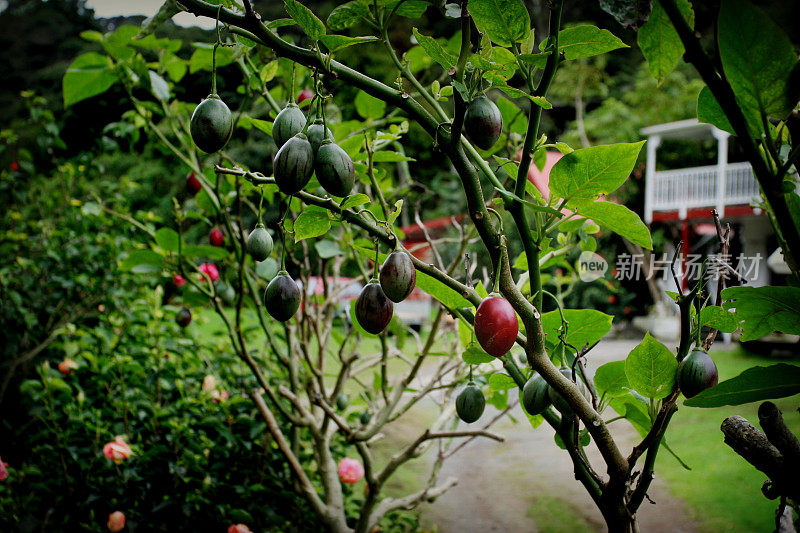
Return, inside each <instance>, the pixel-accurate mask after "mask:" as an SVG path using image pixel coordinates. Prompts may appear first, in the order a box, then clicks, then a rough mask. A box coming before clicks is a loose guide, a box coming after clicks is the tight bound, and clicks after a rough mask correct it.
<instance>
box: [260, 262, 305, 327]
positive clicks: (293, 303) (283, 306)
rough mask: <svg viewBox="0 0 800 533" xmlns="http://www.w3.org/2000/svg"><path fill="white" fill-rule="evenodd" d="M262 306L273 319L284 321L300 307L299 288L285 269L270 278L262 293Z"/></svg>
mask: <svg viewBox="0 0 800 533" xmlns="http://www.w3.org/2000/svg"><path fill="white" fill-rule="evenodd" d="M264 306H265V307H266V308H267V312H268V313H269V314H270V316H271V317H272V318H274V319H275V320H279V321H280V322H286V321H287V320H289V319H290V318H292V317H293V316H294V314H295V313H296V312H297V310H298V309H299V308H300V289H299V288H298V287H297V283H295V282H294V280H293V279H292V277H291V276H290V275H289V273H288V272H286V271H285V270H281V271H280V272H278V274H277V275H276V276H275V277H274V278H272V281H270V282H269V285H267V290H266V292H265V293H264Z"/></svg>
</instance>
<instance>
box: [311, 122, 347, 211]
mask: <svg viewBox="0 0 800 533" xmlns="http://www.w3.org/2000/svg"><path fill="white" fill-rule="evenodd" d="M310 133H311V128H309V134H310ZM314 171H315V172H316V173H317V179H318V180H319V183H320V185H322V186H323V187H324V188H325V190H326V191H328V193H329V194H331V195H333V196H347V195H348V194H350V191H351V190H352V189H353V184H354V183H355V181H356V169H355V166H354V165H353V160H352V159H350V156H349V155H347V152H345V151H344V150H343V149H342V147H341V146H339V145H338V144H335V143H333V142H332V141H331V140H329V139H326V140H325V141H323V142H322V146H320V147H319V150H317V155H316V157H314Z"/></svg>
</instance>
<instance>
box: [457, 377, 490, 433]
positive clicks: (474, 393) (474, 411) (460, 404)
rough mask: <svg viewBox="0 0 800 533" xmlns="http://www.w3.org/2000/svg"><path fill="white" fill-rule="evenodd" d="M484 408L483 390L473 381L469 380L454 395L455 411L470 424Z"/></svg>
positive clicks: (479, 415) (478, 416)
mask: <svg viewBox="0 0 800 533" xmlns="http://www.w3.org/2000/svg"><path fill="white" fill-rule="evenodd" d="M485 408H486V399H485V398H484V397H483V392H481V389H479V388H478V387H477V386H476V385H475V383H473V382H472V381H470V382H469V383H468V384H467V386H466V387H464V389H463V390H462V391H461V392H460V393H458V396H457V397H456V413H458V418H460V419H461V420H463V421H464V422H466V423H467V424H471V423H473V422H475V421H476V420H478V419H479V418H480V417H481V415H482V414H483V410H484V409H485Z"/></svg>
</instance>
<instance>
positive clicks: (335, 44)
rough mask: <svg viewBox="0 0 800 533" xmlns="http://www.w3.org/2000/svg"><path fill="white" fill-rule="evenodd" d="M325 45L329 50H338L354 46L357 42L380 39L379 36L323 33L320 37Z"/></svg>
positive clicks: (371, 41) (369, 41)
mask: <svg viewBox="0 0 800 533" xmlns="http://www.w3.org/2000/svg"><path fill="white" fill-rule="evenodd" d="M319 40H320V41H322V43H323V44H325V46H327V47H328V50H330V51H331V52H338V51H339V50H342V49H344V48H347V47H348V46H353V45H356V44H366V43H373V42H375V41H377V40H378V38H377V37H370V36H364V37H348V36H346V35H322V36H320V38H319Z"/></svg>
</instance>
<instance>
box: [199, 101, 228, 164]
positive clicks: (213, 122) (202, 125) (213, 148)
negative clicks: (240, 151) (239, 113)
mask: <svg viewBox="0 0 800 533" xmlns="http://www.w3.org/2000/svg"><path fill="white" fill-rule="evenodd" d="M190 130H191V133H192V140H193V141H194V144H196V145H197V147H198V148H200V149H201V150H202V151H204V152H206V153H209V154H213V153H214V152H217V151H219V150H222V148H223V147H224V146H225V145H226V144H227V143H228V139H230V138H231V133H233V117H232V116H231V110H230V109H228V106H226V105H225V102H223V101H222V100H220V99H219V96H217V95H216V94H212V95H209V96H208V98H206V99H205V100H203V101H202V102H200V105H198V106H197V107H196V108H195V109H194V113H192V121H191V127H190Z"/></svg>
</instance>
